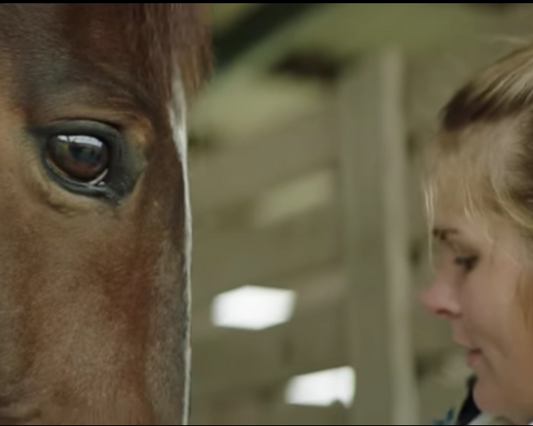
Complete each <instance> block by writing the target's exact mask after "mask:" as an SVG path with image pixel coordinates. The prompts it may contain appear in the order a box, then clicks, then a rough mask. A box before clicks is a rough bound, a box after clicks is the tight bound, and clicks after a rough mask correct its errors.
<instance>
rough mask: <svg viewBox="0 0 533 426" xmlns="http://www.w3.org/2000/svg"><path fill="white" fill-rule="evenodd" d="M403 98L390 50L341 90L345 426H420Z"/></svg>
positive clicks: (398, 58)
mask: <svg viewBox="0 0 533 426" xmlns="http://www.w3.org/2000/svg"><path fill="white" fill-rule="evenodd" d="M403 89H404V80H403V57H402V55H401V54H400V53H399V52H397V51H394V50H391V51H387V52H382V53H380V54H377V55H373V56H371V57H367V58H366V59H365V60H364V61H363V62H362V63H360V64H359V66H358V67H356V69H355V70H354V71H353V72H352V73H350V75H348V76H346V77H345V78H343V80H342V82H341V83H340V86H339V87H338V94H337V100H338V102H337V106H338V117H339V122H338V131H339V132H340V134H339V141H340V146H339V155H340V176H341V177H340V179H341V187H342V191H341V197H342V200H341V202H342V204H343V213H342V214H343V221H344V222H343V226H344V228H343V230H344V232H343V237H344V243H343V248H344V262H345V271H346V276H347V281H348V284H349V285H348V296H347V298H346V306H345V307H346V314H347V317H346V319H347V321H348V327H347V328H346V329H347V330H348V333H349V334H348V336H346V338H347V339H348V340H349V342H350V345H349V350H350V358H351V363H352V365H353V367H354V368H355V370H356V376H357V390H356V397H355V402H354V404H353V406H352V409H351V412H350V416H349V422H350V424H358V425H363V424H364V425H378V424H379V425H400V424H401V425H407V424H409V425H413V424H417V422H418V398H417V397H418V392H417V383H416V376H415V371H414V370H415V356H414V353H413V343H412V337H411V332H412V323H411V318H412V303H413V301H412V300H411V299H412V291H411V286H412V276H411V273H412V272H411V266H410V263H409V255H408V248H409V235H410V234H409V230H408V217H407V212H408V202H409V200H410V197H408V194H407V188H406V182H407V170H406V169H407V152H406V151H407V149H406V142H405V133H406V131H405V128H404V118H403V109H404V106H403Z"/></svg>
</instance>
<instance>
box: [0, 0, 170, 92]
mask: <svg viewBox="0 0 533 426" xmlns="http://www.w3.org/2000/svg"><path fill="white" fill-rule="evenodd" d="M143 5H144V6H143ZM154 10H157V14H156V13H154ZM169 11H170V10H169ZM164 12H165V10H163V9H161V10H158V9H155V8H154V9H152V8H151V6H150V5H149V4H132V3H125V4H119V3H111V4H108V3H96V4H95V3H80V4H76V3H45V4H38V3H37V4H36V3H34V4H17V3H15V4H9V3H8V4H6V3H2V4H0V44H1V47H2V48H3V51H4V52H8V53H13V52H14V53H15V55H11V58H10V59H11V61H15V62H17V65H23V66H24V67H26V69H30V68H40V72H41V74H40V75H41V76H42V75H43V74H42V72H43V70H44V71H45V72H46V71H47V70H54V72H56V71H57V70H60V69H63V71H64V73H68V74H70V75H73V74H75V75H76V76H80V77H81V76H82V75H83V74H84V73H86V72H87V73H89V72H90V70H91V69H92V70H94V69H95V68H96V67H100V68H103V67H105V69H106V70H108V71H110V72H112V73H115V76H118V77H119V78H125V79H130V80H131V81H132V82H135V84H137V85H140V86H146V87H143V90H144V91H145V92H147V93H146V94H147V95H148V96H149V97H150V98H151V99H152V100H155V98H156V96H159V97H160V98H161V99H160V101H165V102H167V101H168V96H169V95H170V93H169V88H170V82H171V78H172V72H171V69H172V68H173V64H172V62H173V58H172V57H171V56H172V55H171V48H164V49H163V50H161V49H159V47H160V46H161V45H163V46H166V47H168V46H169V45H170V44H172V41H171V35H170V34H166V33H165V30H160V29H159V28H160V27H165V25H162V24H161V22H160V21H161V20H164V16H163V15H164ZM167 27H168V25H167ZM74 64H77V66H78V67H77V69H75V70H73V69H72V67H73V66H74ZM150 92H152V93H150ZM164 98H166V99H164Z"/></svg>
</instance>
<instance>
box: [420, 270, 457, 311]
mask: <svg viewBox="0 0 533 426" xmlns="http://www.w3.org/2000/svg"><path fill="white" fill-rule="evenodd" d="M420 301H421V303H422V305H423V306H424V307H425V308H426V309H427V310H428V311H429V312H431V313H432V314H433V315H436V316H438V317H441V318H444V319H449V320H451V319H453V318H456V317H457V316H459V315H460V313H461V309H460V305H459V302H458V300H457V295H456V290H455V286H454V285H453V283H451V282H450V281H447V280H445V279H443V278H442V277H440V278H437V279H435V280H434V281H433V282H432V283H431V285H430V286H429V287H428V288H427V289H425V290H424V291H423V292H422V293H421V295H420Z"/></svg>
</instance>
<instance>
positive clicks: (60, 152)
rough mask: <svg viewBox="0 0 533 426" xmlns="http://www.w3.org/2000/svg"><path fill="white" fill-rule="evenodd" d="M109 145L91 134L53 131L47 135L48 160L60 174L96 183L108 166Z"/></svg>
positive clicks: (105, 172)
mask: <svg viewBox="0 0 533 426" xmlns="http://www.w3.org/2000/svg"><path fill="white" fill-rule="evenodd" d="M109 151H110V149H109V147H108V145H107V144H106V143H105V142H104V141H102V140H100V139H98V138H96V137H93V136H86V135H55V136H52V137H50V138H49V139H48V141H47V146H46V157H47V161H48V163H49V164H50V165H51V166H52V167H53V168H54V169H55V170H56V171H58V172H59V173H60V174H61V175H63V176H65V177H68V178H70V179H73V180H76V181H79V182H83V183H88V184H91V185H97V184H99V183H100V182H101V181H102V180H103V178H104V177H105V176H106V174H107V172H108V170H109V166H110V152H109Z"/></svg>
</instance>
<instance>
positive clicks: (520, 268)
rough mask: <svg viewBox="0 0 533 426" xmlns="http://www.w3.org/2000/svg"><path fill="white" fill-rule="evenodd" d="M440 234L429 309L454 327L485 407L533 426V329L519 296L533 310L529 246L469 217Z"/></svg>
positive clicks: (451, 220)
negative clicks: (529, 303) (528, 261)
mask: <svg viewBox="0 0 533 426" xmlns="http://www.w3.org/2000/svg"><path fill="white" fill-rule="evenodd" d="M487 231H489V232H487ZM434 234H435V241H436V243H437V244H438V246H439V253H438V256H436V257H435V268H436V269H435V274H434V278H433V282H432V283H431V285H430V287H429V288H428V289H427V290H426V291H425V292H424V294H423V296H422V300H423V304H424V305H425V306H426V308H427V309H428V310H429V311H430V312H432V313H433V314H434V315H436V316H438V317H441V318H444V319H446V320H447V321H449V323H450V324H451V330H452V339H453V342H454V343H455V344H456V345H458V346H460V347H461V348H463V349H464V351H465V360H466V362H468V364H469V366H470V367H471V368H472V370H473V372H474V373H475V375H476V376H477V378H478V381H477V384H476V387H475V389H474V398H475V400H476V403H477V404H478V406H479V408H480V409H481V410H483V411H486V412H489V413H492V414H499V415H506V416H509V417H510V418H511V419H512V420H514V421H516V422H518V424H527V423H528V422H529V421H531V420H532V419H533V329H532V328H531V327H529V326H528V324H527V321H526V316H525V312H524V310H523V309H522V306H521V304H520V297H522V298H524V297H528V295H529V294H531V297H532V300H531V303H532V304H533V291H531V292H527V290H526V291H522V290H523V289H524V288H526V289H527V286H528V285H533V281H531V282H528V279H527V276H530V277H531V274H528V273H527V272H526V269H525V267H524V265H527V262H526V261H525V259H526V253H525V244H523V242H522V240H521V239H520V237H519V236H518V234H517V233H516V232H514V231H513V230H512V229H511V227H509V226H506V225H504V224H502V223H498V224H495V223H492V222H491V223H489V222H488V221H483V220H469V219H466V218H463V217H447V218H441V220H439V221H438V222H437V223H436V227H435V230H434ZM532 290H533V288H532ZM521 293H522V295H521ZM522 300H523V299H522ZM525 304H527V301H526V302H525Z"/></svg>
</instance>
